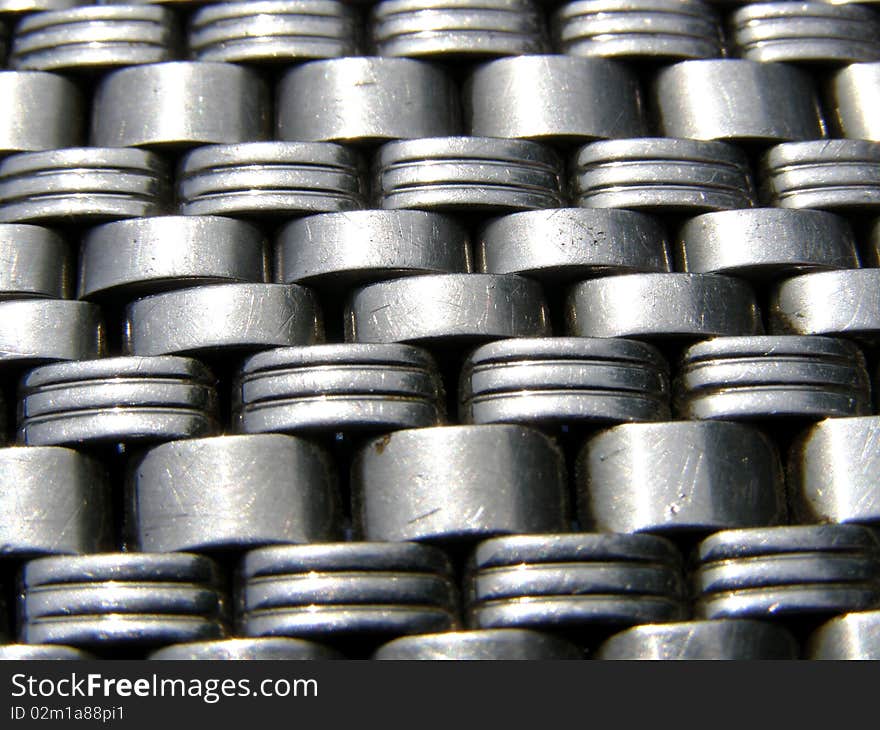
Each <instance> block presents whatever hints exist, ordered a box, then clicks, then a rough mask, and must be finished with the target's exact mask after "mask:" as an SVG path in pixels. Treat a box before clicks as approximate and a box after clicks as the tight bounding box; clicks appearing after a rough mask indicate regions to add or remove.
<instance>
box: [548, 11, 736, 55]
mask: <svg viewBox="0 0 880 730" xmlns="http://www.w3.org/2000/svg"><path fill="white" fill-rule="evenodd" d="M553 31H554V36H555V39H556V44H557V46H558V47H559V49H560V50H561V51H562V52H563V53H567V54H569V55H572V56H598V57H603V58H623V59H628V60H644V61H661V62H662V61H667V60H685V59H695V58H718V57H720V56H721V55H722V46H721V28H720V19H719V18H718V16H717V15H716V14H715V12H714V11H713V10H712V8H711V7H710V6H709V5H706V4H703V3H702V2H699V0H691V1H690V2H686V3H683V2H679V1H678V0H636V1H633V0H576V1H575V2H569V3H567V4H566V5H563V6H562V7H561V8H560V9H559V10H557V11H556V14H555V15H554V17H553Z"/></svg>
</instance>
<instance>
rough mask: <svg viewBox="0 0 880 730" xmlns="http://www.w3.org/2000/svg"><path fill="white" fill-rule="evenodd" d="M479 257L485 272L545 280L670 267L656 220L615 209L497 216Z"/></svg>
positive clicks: (485, 232)
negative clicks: (520, 275)
mask: <svg viewBox="0 0 880 730" xmlns="http://www.w3.org/2000/svg"><path fill="white" fill-rule="evenodd" d="M475 257H476V269H477V270H478V271H481V272H483V273H487V274H523V275H525V276H529V277H532V278H536V279H541V280H542V281H547V282H555V281H558V280H578V279H583V278H586V277H588V276H593V275H597V274H617V273H630V272H635V271H650V272H663V271H671V269H672V266H671V264H670V254H669V249H668V245H667V242H666V234H665V232H664V230H663V228H662V227H661V226H660V225H659V224H658V222H657V221H655V220H654V219H653V218H650V217H648V216H646V215H642V214H639V213H634V212H630V211H626V210H613V209H607V210H602V209H589V210H587V209H583V208H558V209H554V210H539V211H527V212H524V213H513V214H511V215H506V216H502V217H499V218H495V219H493V220H490V221H489V222H488V223H487V224H486V226H485V227H484V228H483V230H482V233H481V234H480V237H479V239H478V240H477V245H476V255H475Z"/></svg>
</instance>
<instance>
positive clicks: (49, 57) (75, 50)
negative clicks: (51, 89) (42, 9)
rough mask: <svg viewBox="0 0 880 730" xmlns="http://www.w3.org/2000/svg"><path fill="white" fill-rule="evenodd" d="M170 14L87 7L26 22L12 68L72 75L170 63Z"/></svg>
mask: <svg viewBox="0 0 880 730" xmlns="http://www.w3.org/2000/svg"><path fill="white" fill-rule="evenodd" d="M175 25H176V23H175V18H174V16H173V15H172V13H171V11H169V10H167V9H165V8H161V7H151V6H148V5H116V6H112V5H109V6H108V5H90V6H87V7H74V8H70V9H65V10H55V11H52V12H46V13H36V14H34V15H30V16H28V17H25V18H24V19H23V20H22V21H21V22H19V23H18V25H16V27H15V32H14V34H13V37H12V52H11V54H10V55H11V57H10V65H11V66H12V67H13V68H17V69H35V70H37V71H75V70H89V69H105V68H113V67H117V66H136V65H139V64H144V63H160V62H162V61H170V60H171V59H172V58H173V57H174V54H175V50H176V46H177V38H176V37H175V35H176V28H175Z"/></svg>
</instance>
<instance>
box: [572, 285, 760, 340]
mask: <svg viewBox="0 0 880 730" xmlns="http://www.w3.org/2000/svg"><path fill="white" fill-rule="evenodd" d="M566 321H567V330H568V334H570V335H575V336H577V337H635V338H646V339H649V338H667V337H680V338H694V339H696V338H703V337H711V336H714V335H749V334H756V333H758V332H760V331H761V329H762V325H761V316H760V312H759V311H758V305H757V303H756V301H755V295H754V292H753V291H752V289H751V287H749V285H748V284H747V283H746V282H744V281H741V280H739V279H734V278H733V277H728V276H716V275H714V274H626V275H623V276H609V277H605V278H601V279H592V280H588V281H582V282H581V283H579V284H575V285H574V286H573V287H571V289H570V290H569V293H568V300H567V305H566Z"/></svg>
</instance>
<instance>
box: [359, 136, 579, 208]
mask: <svg viewBox="0 0 880 730" xmlns="http://www.w3.org/2000/svg"><path fill="white" fill-rule="evenodd" d="M375 168H376V169H375V178H376V181H375V186H374V187H375V190H376V193H377V197H378V202H379V203H380V204H381V207H383V208H421V209H424V210H441V211H442V210H446V211H460V212H482V213H491V212H498V213H506V212H510V211H517V210H532V209H535V208H558V207H560V206H561V205H562V191H561V182H560V179H561V175H562V163H561V161H560V160H559V158H558V157H557V156H556V154H555V153H554V152H553V151H552V150H550V149H548V148H546V147H544V146H542V145H539V144H537V143H535V142H528V141H525V140H515V139H494V138H488V137H437V138H433V139H414V140H407V141H404V142H391V143H389V144H386V145H384V146H383V147H382V148H381V149H380V150H379V154H378V157H377V159H376V166H375Z"/></svg>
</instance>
